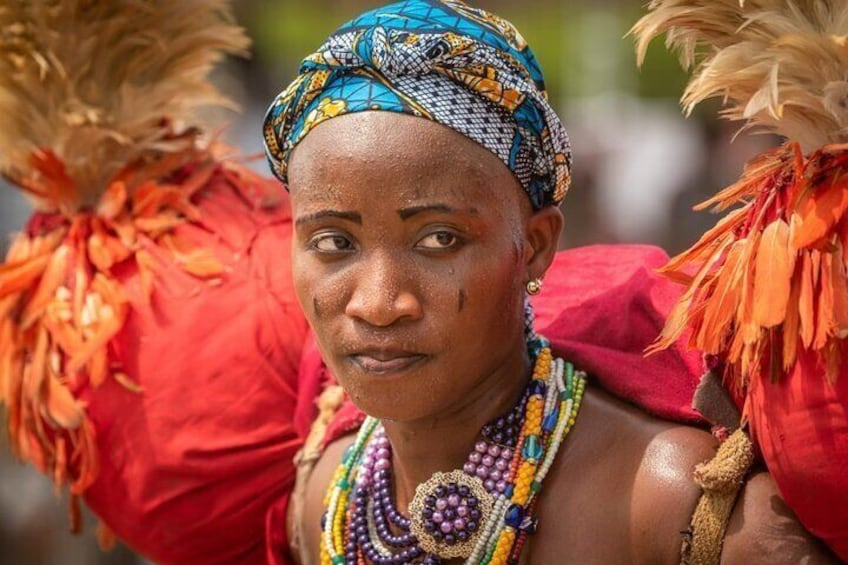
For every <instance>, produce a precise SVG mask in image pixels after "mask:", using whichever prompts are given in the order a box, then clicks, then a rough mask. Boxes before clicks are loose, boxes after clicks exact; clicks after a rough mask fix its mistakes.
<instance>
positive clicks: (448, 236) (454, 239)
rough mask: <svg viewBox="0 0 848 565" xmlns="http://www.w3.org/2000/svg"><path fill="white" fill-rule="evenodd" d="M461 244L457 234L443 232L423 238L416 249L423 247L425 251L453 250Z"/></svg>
mask: <svg viewBox="0 0 848 565" xmlns="http://www.w3.org/2000/svg"><path fill="white" fill-rule="evenodd" d="M460 243H461V241H460V239H459V236H457V235H456V234H455V233H453V232H450V231H446V230H441V231H437V232H433V233H431V234H429V235H427V236H425V237H423V238H422V239H421V240H420V241H419V242H418V243H417V244H416V247H422V248H424V249H435V250H439V249H451V248H453V247H457V246H458V245H459V244H460Z"/></svg>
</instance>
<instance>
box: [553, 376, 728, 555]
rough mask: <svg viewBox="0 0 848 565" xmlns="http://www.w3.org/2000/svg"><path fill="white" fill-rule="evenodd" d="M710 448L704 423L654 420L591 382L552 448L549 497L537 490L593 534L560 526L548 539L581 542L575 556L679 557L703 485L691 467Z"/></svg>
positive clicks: (711, 441) (711, 451)
mask: <svg viewBox="0 0 848 565" xmlns="http://www.w3.org/2000/svg"><path fill="white" fill-rule="evenodd" d="M716 447H717V442H716V441H715V439H714V438H713V437H712V436H711V435H710V434H709V433H708V432H706V431H704V430H701V429H698V428H694V427H690V426H685V425H679V424H675V423H672V422H667V421H664V420H660V419H658V418H656V417H653V416H650V415H648V414H646V413H645V412H643V411H642V410H640V409H638V408H636V407H634V406H631V405H629V404H627V403H626V402H623V401H621V400H619V399H617V398H615V397H614V396H612V395H610V394H609V393H607V392H605V391H603V390H601V389H598V388H596V387H590V388H589V389H587V393H586V396H585V398H584V401H583V407H582V408H581V410H580V414H579V416H578V419H577V425H576V426H575V428H574V430H573V432H572V434H571V436H570V437H569V438H568V440H567V441H566V444H565V446H564V448H563V450H562V451H561V453H560V455H558V461H559V463H558V464H557V465H556V466H555V467H556V475H554V476H552V477H551V479H553V482H555V483H556V484H553V485H551V487H552V488H551V489H550V490H549V491H548V492H547V495H548V496H549V497H550V500H548V501H545V496H542V497H541V500H540V506H542V507H543V508H545V509H550V510H549V511H550V512H551V514H553V513H554V512H556V511H557V510H559V511H563V510H564V511H566V512H568V513H569V514H571V515H572V519H577V517H579V518H580V521H581V522H582V523H583V524H584V525H586V523H587V522H591V525H587V531H589V532H598V537H597V539H590V538H591V537H592V536H591V535H588V536H587V535H584V536H583V538H582V539H576V537H575V538H570V537H569V536H565V537H563V536H562V535H561V533H560V535H559V536H557V537H555V538H553V541H554V543H559V542H563V543H568V544H569V549H570V550H572V551H573V550H574V548H575V547H579V548H581V549H582V548H585V555H581V557H580V560H578V561H576V562H584V563H590V562H591V563H595V562H597V563H602V562H620V563H624V562H627V563H675V564H676V563H680V549H681V546H682V542H683V537H682V532H684V531H685V530H686V529H687V528H688V526H689V521H690V519H691V516H692V512H693V511H694V509H695V506H696V505H697V502H698V498H699V496H700V492H701V491H700V488H699V487H698V485H697V484H696V483H695V482H694V480H693V478H692V477H693V471H694V468H695V466H696V465H697V464H699V463H702V462H704V461H707V460H709V459H711V458H712V457H713V456H714V455H715V451H716ZM575 487H576V488H575ZM551 518H553V516H551ZM566 540H567V541H566ZM540 542H541V540H540ZM584 544H585V545H584ZM598 548H602V549H603V551H602V552H603V553H604V555H603V556H602V557H601V556H599V555H598V552H599V549H598ZM581 553H582V552H581ZM584 558H585V559H584ZM540 562H542V561H540Z"/></svg>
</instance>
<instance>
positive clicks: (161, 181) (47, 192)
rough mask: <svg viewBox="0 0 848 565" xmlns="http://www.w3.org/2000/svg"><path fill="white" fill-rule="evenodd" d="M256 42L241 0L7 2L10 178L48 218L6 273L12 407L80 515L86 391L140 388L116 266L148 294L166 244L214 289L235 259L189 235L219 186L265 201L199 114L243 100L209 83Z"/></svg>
mask: <svg viewBox="0 0 848 565" xmlns="http://www.w3.org/2000/svg"><path fill="white" fill-rule="evenodd" d="M247 47H248V40H247V38H246V36H245V34H244V32H243V30H242V29H241V28H240V27H238V26H237V25H236V24H235V23H234V21H233V15H232V9H231V3H230V2H229V1H228V0H179V1H174V0H101V1H94V0H32V1H30V0H9V1H7V2H3V4H2V6H0V114H2V115H3V127H2V128H0V172H2V174H4V175H5V176H6V177H7V178H8V179H9V180H10V181H11V182H12V183H13V184H15V185H16V186H18V187H19V188H20V189H22V190H23V191H25V192H26V193H28V194H29V195H30V196H32V197H33V199H34V200H35V202H36V206H37V210H38V214H36V215H35V216H34V217H33V219H32V220H31V221H30V223H29V225H28V226H27V228H26V230H25V233H23V234H20V235H18V236H17V238H16V239H15V241H14V242H13V244H12V246H11V249H10V251H9V253H8V256H7V258H6V261H5V263H3V264H2V265H0V403H2V404H5V406H6V408H7V414H8V432H9V436H10V443H11V445H12V447H13V449H14V450H15V452H16V454H17V455H18V456H19V457H21V458H22V459H24V460H27V461H30V462H32V463H33V464H34V465H36V466H37V467H38V468H39V469H41V470H42V471H44V472H45V473H48V474H49V475H51V476H52V477H53V479H54V482H55V484H56V486H57V488H59V487H60V486H62V485H65V484H69V485H70V488H71V493H72V495H74V496H73V498H72V500H73V506H72V508H74V509H76V508H78V504H77V497H78V495H80V494H82V493H83V492H84V491H85V490H86V489H87V487H88V486H90V485H91V484H92V483H93V481H94V480H95V478H96V476H97V469H98V463H97V462H98V456H97V452H96V443H95V430H94V428H93V425H92V423H91V421H90V420H89V419H88V417H87V416H86V410H85V405H84V403H83V402H82V401H80V400H79V399H78V398H77V397H76V395H77V394H78V392H79V391H80V390H82V389H83V388H85V387H91V388H94V389H96V388H97V387H99V386H100V385H101V384H102V383H104V382H105V381H106V380H107V379H113V380H114V381H115V382H117V383H118V384H119V385H121V386H123V387H124V388H126V389H127V390H129V391H131V392H134V393H141V392H142V391H141V390H140V388H139V386H138V385H137V384H136V383H134V382H132V381H131V380H130V379H129V378H128V377H127V376H126V375H125V374H124V373H123V372H122V370H121V368H120V367H116V366H114V364H113V363H112V362H111V361H110V356H109V351H108V344H109V342H110V340H111V339H112V338H113V337H114V336H116V335H117V334H118V332H119V331H120V330H121V328H122V327H123V326H124V323H125V320H126V319H127V316H128V314H129V309H130V306H129V303H130V302H129V300H128V296H127V294H126V291H125V289H124V288H123V286H122V285H121V283H120V281H119V276H118V275H117V270H118V269H122V268H125V267H129V268H131V269H133V270H136V271H137V272H138V273H139V276H138V279H139V281H140V286H141V293H142V294H143V295H144V296H145V297H146V299H147V300H149V299H150V297H151V294H152V293H153V292H154V289H155V284H154V282H155V277H156V269H157V266H156V262H155V261H154V260H153V258H152V256H151V254H150V252H149V250H150V249H151V247H150V246H156V247H157V248H158V249H162V250H164V251H165V252H166V253H168V255H169V256H170V257H171V258H172V259H173V262H174V264H176V265H178V266H179V267H181V268H182V269H183V270H184V271H185V272H186V273H188V274H189V275H191V276H193V277H196V278H198V279H201V280H207V281H210V284H214V283H215V282H216V281H217V280H218V279H217V277H219V276H220V275H221V273H222V271H223V264H222V262H221V261H220V260H219V259H218V258H216V257H215V256H214V255H213V253H212V252H210V251H209V250H208V249H205V248H200V247H196V246H195V245H193V244H192V243H190V242H188V241H184V240H181V239H180V238H178V237H177V235H176V234H175V229H176V228H177V227H178V226H180V225H181V224H183V223H185V222H198V221H199V220H200V219H201V212H200V209H199V207H198V206H197V200H198V198H199V197H200V195H201V194H202V192H203V190H204V188H205V187H207V186H209V184H210V183H211V182H213V181H216V182H224V183H226V184H227V185H228V186H230V187H231V188H232V189H233V190H236V191H242V192H244V193H245V196H246V197H247V199H248V200H249V201H256V197H257V196H260V198H261V197H262V196H261V195H260V194H258V193H259V192H266V191H267V187H268V185H267V184H265V183H264V180H262V179H259V178H258V177H257V176H256V175H255V174H253V173H251V172H250V171H249V170H248V169H246V168H244V167H242V166H240V165H238V164H236V163H234V162H233V161H231V160H226V159H224V158H223V157H222V153H223V150H222V149H219V146H218V145H217V144H214V143H208V142H205V141H202V140H201V138H200V131H201V128H200V125H201V124H200V122H199V119H198V116H197V112H196V111H197V109H198V108H201V107H203V106H209V105H221V104H229V103H228V102H227V101H226V100H225V98H224V97H222V96H221V94H220V93H219V92H218V91H217V90H216V89H215V87H214V86H213V85H212V84H211V83H210V82H209V81H208V75H209V73H210V71H211V69H212V67H213V66H214V65H215V63H217V62H218V61H220V60H221V59H222V58H223V57H224V56H226V55H227V54H244V53H245V52H246V49H247ZM269 198H273V197H269ZM263 203H265V204H268V205H269V206H270V205H273V203H272V202H271V200H266V201H264V202H263ZM124 272H126V270H124ZM77 514H78V513H75V516H76V515H77Z"/></svg>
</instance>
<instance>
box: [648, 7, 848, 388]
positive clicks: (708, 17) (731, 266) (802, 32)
mask: <svg viewBox="0 0 848 565" xmlns="http://www.w3.org/2000/svg"><path fill="white" fill-rule="evenodd" d="M649 9H650V13H649V14H647V15H646V16H644V17H643V18H642V19H641V20H640V21H639V22H638V23H637V24H636V26H635V27H634V28H633V30H632V32H633V33H634V34H635V35H636V37H637V54H638V58H639V61H640V62H642V61H643V60H644V56H645V52H646V50H647V47H648V44H649V43H650V41H651V40H652V39H653V38H654V37H656V36H658V35H660V34H663V33H665V34H666V38H667V39H666V43H667V45H668V46H670V47H672V48H676V49H677V50H678V51H679V53H680V59H681V62H682V64H683V66H684V67H685V68H687V69H694V72H693V77H692V79H691V81H690V83H689V85H688V87H687V89H686V92H685V93H684V95H683V99H682V102H683V104H684V106H685V108H686V110H687V112H691V110H692V108H693V107H694V106H695V105H696V104H698V103H700V102H702V101H704V100H706V99H708V98H713V97H718V98H721V100H722V101H723V104H724V110H723V112H722V114H723V116H724V117H725V118H728V119H731V120H739V121H741V122H743V128H744V129H752V130H755V131H760V132H769V133H775V134H778V135H780V136H783V137H784V138H786V143H785V144H784V145H783V146H782V147H780V148H777V149H775V150H773V151H770V152H767V153H765V154H763V155H760V156H759V157H757V158H755V159H753V160H752V161H751V162H750V163H748V165H747V167H746V169H745V171H744V174H743V175H742V178H741V179H740V180H739V182H737V183H736V184H734V185H732V186H730V187H728V188H726V189H724V190H723V191H721V192H720V193H718V194H717V195H716V196H715V197H713V198H711V199H710V200H708V201H706V202H704V203H702V204H701V205H699V206H698V208H697V209H699V210H700V209H706V208H711V207H713V208H715V209H716V210H717V211H725V210H728V209H730V208H732V207H734V206H737V205H738V206H739V207H737V208H735V209H734V210H733V211H731V212H730V213H728V214H727V215H726V216H725V217H724V218H723V219H722V220H721V221H720V222H719V223H718V225H717V226H716V227H715V228H713V229H712V230H710V231H709V232H707V233H706V234H705V235H704V236H703V237H702V238H701V240H700V241H699V242H698V243H696V244H695V246H694V247H692V248H691V249H689V250H688V251H686V252H684V253H682V254H681V255H679V256H677V257H675V258H674V259H673V260H672V261H671V262H670V263H669V264H668V265H667V266H666V267H665V269H664V272H665V273H666V274H667V275H668V276H670V277H673V278H675V279H678V280H680V281H681V282H683V283H686V284H688V285H689V288H688V291H687V292H686V293H685V295H684V296H683V298H682V300H681V301H680V302H679V303H678V305H677V308H676V309H675V310H674V312H673V313H672V315H671V317H670V319H669V321H668V325H667V326H666V329H665V332H664V333H663V336H662V338H661V339H660V340H659V341H658V342H657V344H656V346H655V347H656V348H661V347H666V346H668V345H669V344H670V343H671V342H673V341H674V340H675V339H677V338H678V337H680V336H681V335H682V333H683V331H684V330H685V329H686V328H689V329H691V334H690V335H691V337H690V342H691V344H692V345H694V346H695V347H698V348H699V349H701V350H703V351H704V352H705V353H708V354H713V355H720V356H721V357H722V358H723V360H725V361H726V362H727V363H728V367H729V371H730V372H731V373H732V376H733V377H734V381H735V384H737V385H739V386H742V387H744V386H745V385H746V383H747V382H748V380H749V379H750V377H751V375H752V374H753V373H757V372H762V371H765V372H767V373H769V374H770V375H771V376H772V377H773V378H774V379H777V378H779V377H780V375H781V374H784V373H785V371H786V370H788V369H789V368H790V367H791V366H792V364H793V363H794V361H795V359H796V354H797V352H798V350H799V349H805V350H806V349H811V350H814V351H815V352H817V354H818V355H819V356H820V357H821V359H822V360H823V361H824V365H825V367H826V368H827V370H826V371H825V374H826V376H827V378H828V379H829V380H833V379H835V378H836V370H837V368H838V365H839V349H840V348H839V347H838V344H839V343H840V342H841V341H842V340H843V339H844V338H845V337H846V336H848V287H846V282H845V281H846V276H845V261H846V259H848V221H845V218H844V216H845V212H846V209H848V170H846V165H848V3H845V2H837V1H829V0H803V1H799V2H788V1H785V0H655V1H653V2H651V4H650V6H649Z"/></svg>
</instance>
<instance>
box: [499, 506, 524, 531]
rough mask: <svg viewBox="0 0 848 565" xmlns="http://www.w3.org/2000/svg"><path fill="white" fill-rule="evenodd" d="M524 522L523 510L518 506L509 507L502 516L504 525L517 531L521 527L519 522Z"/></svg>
mask: <svg viewBox="0 0 848 565" xmlns="http://www.w3.org/2000/svg"><path fill="white" fill-rule="evenodd" d="M523 520H524V508H522V507H521V506H519V505H518V504H512V505H510V507H509V509H507V511H506V515H505V516H504V523H505V524H506V525H507V526H509V527H511V528H513V529H516V530H517V529H518V528H519V527H521V522H522V521H523Z"/></svg>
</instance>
